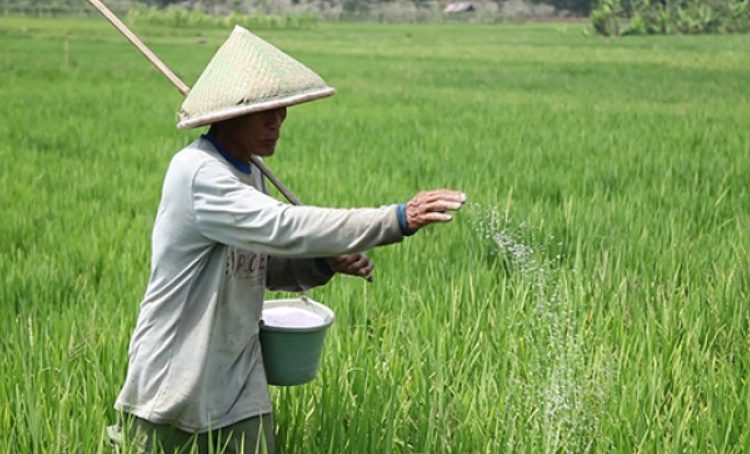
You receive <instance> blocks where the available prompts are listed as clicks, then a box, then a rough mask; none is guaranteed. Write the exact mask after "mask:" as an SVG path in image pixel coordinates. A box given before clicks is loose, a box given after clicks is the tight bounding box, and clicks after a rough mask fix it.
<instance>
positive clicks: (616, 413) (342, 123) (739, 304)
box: [0, 17, 750, 453]
mask: <svg viewBox="0 0 750 454" xmlns="http://www.w3.org/2000/svg"><path fill="white" fill-rule="evenodd" d="M137 32H138V33H139V34H141V35H142V37H143V38H144V40H145V41H146V42H147V43H148V44H149V45H150V46H152V48H153V49H154V51H155V52H156V53H157V54H158V55H160V56H161V57H162V58H163V59H164V60H165V61H166V62H167V63H168V64H169V65H170V66H171V67H172V68H173V69H174V70H175V71H176V72H177V73H178V74H179V75H180V76H182V77H183V78H184V80H185V81H186V82H187V83H188V84H191V83H192V82H193V81H194V80H195V79H196V78H197V76H198V74H199V73H200V71H201V70H202V68H203V66H204V65H205V64H206V63H207V61H208V59H209V58H210V56H211V55H212V53H213V51H214V50H215V49H216V48H217V47H218V46H219V44H220V43H221V42H222V41H223V39H224V38H225V36H226V35H227V34H228V32H229V30H203V31H198V30H189V31H185V30H172V29H165V28H157V27H153V28H147V27H140V28H138V29H137ZM257 33H258V34H259V35H261V36H262V37H264V38H266V39H267V40H269V41H271V42H272V43H274V44H276V45H277V46H279V47H280V48H282V49H283V50H285V51H287V52H289V53H290V54H292V55H293V56H295V57H296V58H298V59H300V60H301V61H303V62H304V63H306V64H307V65H309V66H311V67H312V68H314V69H315V70H316V71H317V72H319V73H320V74H321V75H322V76H323V77H324V78H325V79H326V80H327V81H328V82H329V83H330V84H331V85H333V86H334V87H336V88H337V90H338V93H337V95H336V96H335V97H333V98H330V99H327V100H323V101H319V102H315V103H310V104H307V105H302V106H298V107H294V108H292V109H290V111H289V117H288V119H287V122H286V124H285V127H284V131H283V138H282V141H281V142H280V145H279V147H278V149H277V154H276V156H274V157H273V158H271V159H268V160H266V162H267V163H268V164H269V166H270V167H271V168H272V169H274V170H275V172H276V173H277V175H279V176H280V177H281V178H282V179H283V180H284V182H285V183H286V184H287V185H288V186H289V187H291V188H292V189H293V190H294V191H295V192H296V193H297V195H298V196H299V197H300V198H301V199H302V200H303V201H305V202H306V203H308V204H314V205H322V206H335V207H354V206H377V205H381V204H389V203H397V202H404V201H406V200H408V199H409V198H410V197H411V196H412V195H413V194H414V193H415V192H417V191H418V190H420V189H429V188H437V187H453V188H457V189H461V190H463V191H465V192H466V193H467V194H468V196H469V200H470V204H469V205H468V206H467V207H465V209H464V210H463V211H462V212H461V213H460V214H459V215H458V216H457V217H456V219H455V221H454V222H452V223H451V224H449V225H446V226H439V227H432V228H428V229H426V230H425V231H422V232H420V233H419V234H417V235H416V236H414V237H412V238H408V239H406V240H405V241H404V242H403V243H401V244H400V245H395V246H390V247H387V248H382V249H377V250H374V251H371V253H370V256H371V257H372V258H373V260H374V261H375V262H376V264H377V268H376V278H375V282H374V283H373V284H367V283H365V282H364V281H362V280H357V279H353V278H346V277H337V278H335V280H334V281H333V282H332V283H331V284H330V285H328V286H327V287H324V288H319V289H315V290H313V291H311V292H310V296H311V297H312V298H314V299H316V300H318V301H321V302H324V303H325V304H327V305H329V306H330V307H332V308H333V309H334V310H335V311H336V314H337V320H336V323H335V324H334V325H333V326H332V328H331V329H330V331H329V333H328V335H327V339H326V345H325V351H324V357H323V361H322V366H321V371H320V373H319V376H318V378H317V379H316V380H315V381H314V382H312V383H310V384H308V385H304V386H300V387H294V388H272V394H273V399H274V406H275V418H276V422H277V434H278V435H277V440H278V444H279V445H280V446H281V447H283V448H284V452H288V453H318V452H330V453H340V452H352V453H367V452H373V453H375V452H377V453H381V452H430V453H433V452H457V453H458V452H460V453H469V452H470V453H497V452H746V451H750V423H748V421H750V392H749V391H750V389H749V384H748V377H749V376H750V375H749V374H750V353H748V352H749V351H750V330H749V327H748V324H749V322H750V304H748V303H750V271H748V270H750V253H749V251H748V247H750V229H749V228H748V227H750V225H749V224H750V194H749V193H748V191H749V189H748V188H749V187H750V127H748V125H750V83H749V82H750V36H747V35H736V36H685V37H677V36H669V37H632V38H626V39H606V38H600V37H595V36H591V35H590V34H588V33H587V32H586V26H585V25H576V24H541V25H539V24H536V25H535V24H526V25H493V26H489V25H473V26H472V25H461V24H452V25H451V24H438V25H379V24H321V25H319V26H317V27H314V28H308V29H289V30H280V29H266V30H258V31H257ZM0 75H1V77H0V119H2V121H0V185H1V186H0V187H2V191H0V207H2V217H0V320H1V321H0V330H1V331H2V336H0V371H2V379H1V380H0V450H1V451H3V452H24V453H26V452H28V453H40V452H71V453H73V452H75V453H79V452H109V450H110V448H109V446H108V445H107V442H106V436H105V427H106V426H107V425H109V424H111V423H113V422H114V421H115V420H116V417H117V415H116V413H115V411H114V410H113V408H112V405H113V402H114V399H115V397H116V395H117V393H118V391H119V389H120V386H121V385H122V381H123V379H124V375H125V371H126V366H127V343H128V341H129V338H130V334H131V331H132V329H133V327H134V323H135V318H136V316H137V312H138V304H139V302H140V298H141V297H142V295H143V292H144V290H145V284H146V280H147V277H148V270H149V252H150V243H149V241H150V238H149V237H150V229H151V224H152V222H153V219H154V217H155V214H156V207H157V203H158V198H159V194H160V189H161V179H162V177H163V175H164V172H165V170H166V167H167V164H168V163H169V160H170V158H171V156H172V154H173V153H174V152H176V151H177V150H178V149H180V148H181V147H182V146H184V145H185V144H186V143H188V142H190V141H192V140H193V138H194V137H195V136H196V134H198V131H187V132H185V131H178V130H176V128H175V127H174V125H175V119H176V116H175V112H176V109H177V107H178V105H179V103H180V100H181V97H180V95H179V93H178V92H177V91H176V90H174V89H173V88H172V87H171V86H170V85H169V84H168V82H166V80H165V79H163V78H162V76H160V75H159V74H158V73H156V72H155V71H154V70H153V69H152V68H151V67H150V66H149V65H148V64H147V63H146V62H145V60H144V59H143V58H142V57H141V56H140V55H139V54H138V53H137V52H136V51H135V50H133V49H132V48H131V47H130V45H129V44H127V43H126V42H125V41H124V40H123V39H122V38H120V36H119V35H118V34H117V33H116V32H115V31H114V30H113V29H111V28H110V27H109V25H108V24H106V23H105V22H104V21H103V20H101V19H98V18H91V19H72V18H70V19H24V18H12V17H0ZM275 296H278V295H277V294H270V295H269V297H275Z"/></svg>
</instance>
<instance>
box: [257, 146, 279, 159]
mask: <svg viewBox="0 0 750 454" xmlns="http://www.w3.org/2000/svg"><path fill="white" fill-rule="evenodd" d="M275 151H276V147H270V148H263V149H260V150H255V152H253V154H254V155H255V156H260V157H261V158H267V157H269V156H273V154H274V152H275Z"/></svg>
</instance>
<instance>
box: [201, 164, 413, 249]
mask: <svg viewBox="0 0 750 454" xmlns="http://www.w3.org/2000/svg"><path fill="white" fill-rule="evenodd" d="M191 191H192V201H193V215H194V217H195V222H196V225H197V227H198V230H199V231H200V232H201V234H202V235H204V236H205V237H207V238H209V239H211V240H212V241H215V242H218V243H221V244H226V245H230V246H234V247H237V248H241V249H245V250H253V251H256V252H259V253H264V254H268V255H271V256H278V257H293V258H309V257H329V256H335V255H340V254H347V253H352V252H362V251H365V250H368V249H371V248H373V247H375V246H381V245H385V244H390V243H395V242H398V241H401V239H402V238H403V235H402V233H401V229H400V227H399V223H398V216H397V206H396V205H391V206H385V207H381V208H358V209H335V208H318V207H310V206H292V205H287V204H284V203H281V202H279V201H278V200H276V199H273V198H271V197H269V196H267V195H265V194H263V193H262V192H261V191H259V190H257V189H255V188H253V187H251V186H249V185H247V184H245V183H243V182H242V181H241V180H240V179H239V178H238V177H237V176H236V175H235V174H233V173H232V172H231V171H229V170H227V168H226V166H223V165H221V164H220V163H218V162H215V161H205V162H203V163H202V164H201V165H200V167H199V168H198V170H197V171H196V173H195V174H194V177H193V180H192V184H191Z"/></svg>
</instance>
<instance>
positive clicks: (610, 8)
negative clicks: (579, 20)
mask: <svg viewBox="0 0 750 454" xmlns="http://www.w3.org/2000/svg"><path fill="white" fill-rule="evenodd" d="M621 12H622V7H621V5H620V0H600V1H599V4H598V5H597V7H596V9H594V10H593V11H592V12H591V24H592V25H593V26H594V30H596V32H597V33H599V34H601V35H604V36H617V35H619V34H620V19H619V16H620V13H621Z"/></svg>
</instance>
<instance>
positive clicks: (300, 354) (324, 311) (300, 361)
mask: <svg viewBox="0 0 750 454" xmlns="http://www.w3.org/2000/svg"><path fill="white" fill-rule="evenodd" d="M280 314H282V315H284V317H286V320H285V321H283V323H279V321H280V320H281V319H283V318H284V317H281V318H280ZM274 319H275V320H274ZM335 319H336V316H335V314H334V313H333V311H332V310H331V309H330V308H328V307H326V306H325V305H323V304H320V303H318V302H317V301H313V300H311V299H310V298H307V297H306V296H303V297H301V298H294V299H280V300H270V301H266V302H265V303H264V304H263V314H262V315H261V322H260V345H261V350H262V352H263V366H264V367H265V369H266V378H267V380H268V384H269V385H276V386H295V385H301V384H304V383H307V382H309V381H311V380H312V379H314V378H315V374H316V373H317V372H318V367H319V366H320V356H321V353H322V352H323V339H324V338H325V334H326V330H327V329H328V327H329V326H331V324H332V323H333V321H334V320H335Z"/></svg>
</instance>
